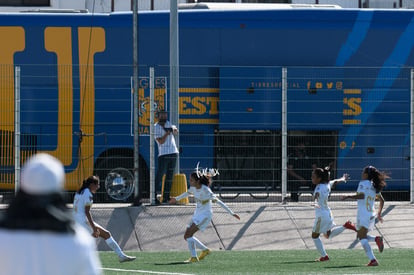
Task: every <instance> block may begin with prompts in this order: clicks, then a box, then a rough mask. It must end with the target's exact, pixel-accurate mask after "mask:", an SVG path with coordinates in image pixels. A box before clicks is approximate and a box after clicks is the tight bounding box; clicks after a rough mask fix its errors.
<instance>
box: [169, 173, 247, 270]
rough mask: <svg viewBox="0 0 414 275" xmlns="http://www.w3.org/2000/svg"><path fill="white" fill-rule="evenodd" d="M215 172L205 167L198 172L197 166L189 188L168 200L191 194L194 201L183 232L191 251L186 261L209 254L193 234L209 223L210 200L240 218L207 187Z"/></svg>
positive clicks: (175, 200)
mask: <svg viewBox="0 0 414 275" xmlns="http://www.w3.org/2000/svg"><path fill="white" fill-rule="evenodd" d="M216 173H217V171H216V170H214V169H210V171H207V169H206V170H204V171H202V172H200V171H199V170H198V166H197V172H194V173H192V174H191V175H190V188H189V189H188V191H187V192H184V193H183V194H181V195H179V196H177V197H175V198H171V199H170V201H169V203H170V204H175V203H176V202H177V201H179V200H182V199H184V198H187V197H188V196H190V195H193V196H194V200H195V202H196V209H195V211H194V214H193V217H192V218H191V221H190V223H189V225H188V226H187V229H186V231H185V233H184V240H186V241H187V243H188V248H189V250H190V253H191V258H189V259H188V260H187V261H186V262H187V263H194V262H198V261H199V260H202V259H204V258H205V257H206V256H207V255H208V254H210V249H209V248H208V247H207V246H205V245H204V244H203V243H202V242H200V241H199V240H198V239H197V238H196V237H194V234H195V233H196V232H197V231H198V230H201V231H204V230H205V229H206V228H207V226H208V225H209V224H210V222H211V218H212V215H213V210H212V202H215V203H217V204H219V205H220V206H221V207H222V208H223V209H225V210H226V211H227V212H228V213H229V214H230V215H232V216H233V217H235V218H236V219H238V220H240V217H239V215H237V214H235V213H234V212H233V211H232V210H231V209H230V208H229V207H228V206H227V205H226V204H225V203H224V202H222V201H221V200H219V199H218V198H217V197H216V195H215V194H214V193H213V192H212V191H211V189H210V187H209V186H210V183H211V178H212V177H213V176H215V175H216ZM196 248H200V249H201V250H202V251H201V253H200V256H199V257H197V251H196Z"/></svg>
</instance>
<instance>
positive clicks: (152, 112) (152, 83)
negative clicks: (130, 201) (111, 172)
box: [149, 67, 157, 205]
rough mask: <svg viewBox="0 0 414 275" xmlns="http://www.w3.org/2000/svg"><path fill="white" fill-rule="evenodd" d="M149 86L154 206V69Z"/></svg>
mask: <svg viewBox="0 0 414 275" xmlns="http://www.w3.org/2000/svg"><path fill="white" fill-rule="evenodd" d="M149 75H150V79H149V85H150V137H149V138H150V204H151V205H154V204H155V200H156V199H157V198H156V197H155V195H154V194H155V147H154V146H155V144H154V143H155V142H154V112H155V103H154V87H155V85H154V84H155V83H154V81H155V77H154V67H150V69H149Z"/></svg>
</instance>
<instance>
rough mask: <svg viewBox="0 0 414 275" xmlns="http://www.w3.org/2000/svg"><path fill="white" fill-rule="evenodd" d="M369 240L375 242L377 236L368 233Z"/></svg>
mask: <svg viewBox="0 0 414 275" xmlns="http://www.w3.org/2000/svg"><path fill="white" fill-rule="evenodd" d="M367 240H368V241H369V242H371V243H372V242H375V236H372V235H367Z"/></svg>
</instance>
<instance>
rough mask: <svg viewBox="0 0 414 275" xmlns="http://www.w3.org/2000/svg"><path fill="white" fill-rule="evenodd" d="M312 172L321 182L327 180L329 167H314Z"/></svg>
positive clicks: (326, 181)
mask: <svg viewBox="0 0 414 275" xmlns="http://www.w3.org/2000/svg"><path fill="white" fill-rule="evenodd" d="M313 173H314V174H315V175H316V176H317V177H318V178H320V179H321V183H328V182H329V167H325V168H315V169H314V170H313Z"/></svg>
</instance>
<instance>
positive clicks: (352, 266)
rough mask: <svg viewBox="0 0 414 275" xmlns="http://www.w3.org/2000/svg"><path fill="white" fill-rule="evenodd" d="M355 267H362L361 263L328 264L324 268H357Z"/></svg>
mask: <svg viewBox="0 0 414 275" xmlns="http://www.w3.org/2000/svg"><path fill="white" fill-rule="evenodd" d="M355 267H361V266H360V265H339V266H326V267H324V268H331V269H334V268H355Z"/></svg>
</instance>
